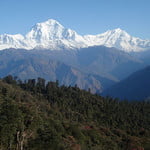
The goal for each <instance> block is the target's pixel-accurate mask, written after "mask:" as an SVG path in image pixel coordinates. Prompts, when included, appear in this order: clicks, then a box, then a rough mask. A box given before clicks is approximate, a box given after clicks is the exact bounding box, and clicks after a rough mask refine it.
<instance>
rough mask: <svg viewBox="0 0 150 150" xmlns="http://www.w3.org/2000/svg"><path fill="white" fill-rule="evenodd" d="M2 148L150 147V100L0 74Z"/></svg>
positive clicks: (109, 149)
mask: <svg viewBox="0 0 150 150" xmlns="http://www.w3.org/2000/svg"><path fill="white" fill-rule="evenodd" d="M0 149H1V150H149V149H150V102H149V101H141V102H133V101H132V102H128V101H119V100H116V99H112V98H109V97H107V98H103V97H101V96H99V95H93V94H91V93H90V89H89V91H84V90H80V89H79V88H78V87H77V86H75V87H71V86H59V82H58V81H56V82H48V83H45V80H44V79H42V78H38V79H37V80H35V79H30V80H28V81H24V82H23V81H21V80H18V79H17V78H13V77H12V76H7V77H5V78H3V79H1V80H0Z"/></svg>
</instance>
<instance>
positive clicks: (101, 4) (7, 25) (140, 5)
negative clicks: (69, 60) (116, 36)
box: [0, 0, 150, 39]
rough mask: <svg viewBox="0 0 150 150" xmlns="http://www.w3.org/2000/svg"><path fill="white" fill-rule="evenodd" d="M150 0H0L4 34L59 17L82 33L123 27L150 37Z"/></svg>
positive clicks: (25, 29) (20, 31) (133, 32)
mask: <svg viewBox="0 0 150 150" xmlns="http://www.w3.org/2000/svg"><path fill="white" fill-rule="evenodd" d="M149 6H150V0H0V34H4V33H7V34H18V33H20V34H23V35H25V34H26V33H27V32H29V30H30V29H31V27H32V26H34V25H35V24H36V23H38V22H44V21H46V20H48V19H55V20H57V21H58V22H60V23H61V24H62V25H63V26H65V27H66V28H70V29H73V30H75V31H76V32H77V33H78V34H81V35H86V34H93V35H95V34H100V33H103V32H105V31H107V30H112V29H115V28H121V29H123V30H125V31H127V32H128V33H129V34H130V35H132V36H135V37H140V38H143V39H150V8H149Z"/></svg>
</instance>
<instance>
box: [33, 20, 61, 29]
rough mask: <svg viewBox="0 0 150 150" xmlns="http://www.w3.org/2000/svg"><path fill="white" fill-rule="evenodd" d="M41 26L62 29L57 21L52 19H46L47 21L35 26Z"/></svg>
mask: <svg viewBox="0 0 150 150" xmlns="http://www.w3.org/2000/svg"><path fill="white" fill-rule="evenodd" d="M41 25H46V26H61V27H63V26H62V25H61V24H60V23H59V22H58V21H57V20H54V19H48V20H47V21H44V22H40V23H37V24H36V25H35V26H41Z"/></svg>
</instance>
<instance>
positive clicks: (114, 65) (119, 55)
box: [0, 19, 150, 99]
mask: <svg viewBox="0 0 150 150" xmlns="http://www.w3.org/2000/svg"><path fill="white" fill-rule="evenodd" d="M0 50H1V51H0V77H4V76H7V75H13V76H17V77H19V78H20V79H22V80H27V79H29V78H37V77H42V78H45V79H46V80H47V81H48V80H51V81H56V80H59V83H60V85H67V86H70V85H71V86H74V85H77V86H78V87H79V88H81V89H86V90H89V89H90V91H91V92H92V93H102V94H104V95H110V96H113V97H119V98H121V99H124V98H128V99H131V98H135V99H138V98H137V97H134V96H135V95H136V94H135V93H136V90H135V91H134V87H135V86H134V83H136V82H137V83H139V81H140V79H138V78H135V80H134V83H133V84H132V82H130V80H128V78H129V79H130V75H131V74H133V73H134V72H137V71H139V70H141V72H143V70H142V69H143V68H145V67H146V66H149V65H150V40H142V39H140V38H135V37H132V36H130V35H129V34H128V33H127V32H125V31H123V30H121V29H119V28H118V29H114V30H109V31H107V32H105V33H102V34H98V35H84V36H81V35H79V34H78V33H76V32H75V31H73V30H71V29H67V28H65V27H63V26H62V25H61V24H60V23H59V22H57V21H56V20H53V19H49V20H47V21H46V22H43V23H37V24H36V25H35V26H33V27H32V29H31V31H29V32H28V33H27V34H26V35H25V36H23V35H20V34H17V35H8V34H4V35H0ZM140 77H141V79H142V78H145V77H144V75H143V76H140ZM147 80H148V77H147ZM142 82H143V83H145V80H141V83H140V84H142ZM130 83H131V84H130ZM124 84H125V85H129V86H130V88H128V87H125V86H124ZM142 85H143V84H142ZM136 86H137V84H136ZM118 87H119V89H118ZM142 88H143V89H142V90H141V95H142V94H143V95H144V92H143V91H144V89H145V88H144V85H143V86H142ZM127 89H132V90H133V91H134V92H133V93H134V94H133V95H134V96H133V95H132V94H131V93H128V92H127ZM132 90H131V91H132ZM124 92H127V93H126V94H124ZM139 93H140V90H139ZM137 96H138V95H137ZM145 96H146V97H148V95H145ZM149 96H150V95H149ZM139 98H141V99H144V98H145V97H139Z"/></svg>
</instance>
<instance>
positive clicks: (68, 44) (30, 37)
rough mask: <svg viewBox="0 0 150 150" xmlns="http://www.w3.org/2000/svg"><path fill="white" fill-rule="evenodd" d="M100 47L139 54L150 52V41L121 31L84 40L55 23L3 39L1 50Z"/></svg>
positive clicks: (88, 37)
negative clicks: (144, 51) (145, 51)
mask: <svg viewBox="0 0 150 150" xmlns="http://www.w3.org/2000/svg"><path fill="white" fill-rule="evenodd" d="M99 45H104V46H107V47H115V48H118V49H120V50H124V51H126V52H133V51H136V52H139V51H143V50H147V49H150V40H142V39H140V38H136V37H132V36H130V35H129V34H128V33H127V32H126V31H124V30H121V29H120V28H117V29H114V30H108V31H106V32H105V33H102V34H98V35H84V36H81V35H79V34H78V33H77V32H75V31H74V30H71V29H67V28H65V27H64V26H62V25H61V24H60V23H59V22H58V21H56V20H53V19H49V20H47V21H45V22H42V23H37V24H36V25H35V26H33V27H32V28H31V30H30V31H29V32H28V33H27V34H26V35H21V34H16V35H9V34H3V35H0V50H2V49H8V48H16V49H18V48H23V49H28V50H29V49H50V50H62V49H63V50H64V49H71V50H72V49H80V48H87V47H89V46H99Z"/></svg>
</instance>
